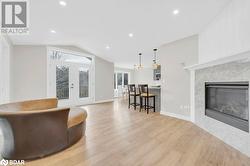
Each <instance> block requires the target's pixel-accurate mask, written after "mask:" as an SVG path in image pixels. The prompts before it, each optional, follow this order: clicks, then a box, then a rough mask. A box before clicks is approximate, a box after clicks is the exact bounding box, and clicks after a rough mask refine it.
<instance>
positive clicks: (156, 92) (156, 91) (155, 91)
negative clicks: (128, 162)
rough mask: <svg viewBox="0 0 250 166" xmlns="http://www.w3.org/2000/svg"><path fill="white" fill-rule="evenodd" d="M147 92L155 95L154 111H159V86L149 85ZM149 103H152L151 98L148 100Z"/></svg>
mask: <svg viewBox="0 0 250 166" xmlns="http://www.w3.org/2000/svg"><path fill="white" fill-rule="evenodd" d="M148 89H149V93H151V94H154V95H156V96H155V111H156V112H160V111H161V87H160V86H149V87H148ZM149 103H150V105H153V99H150V100H149Z"/></svg>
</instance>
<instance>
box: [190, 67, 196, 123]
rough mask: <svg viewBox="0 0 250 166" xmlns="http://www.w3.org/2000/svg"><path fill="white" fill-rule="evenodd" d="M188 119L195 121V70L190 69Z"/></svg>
mask: <svg viewBox="0 0 250 166" xmlns="http://www.w3.org/2000/svg"><path fill="white" fill-rule="evenodd" d="M190 120H191V122H193V123H195V71H194V70H191V71H190Z"/></svg>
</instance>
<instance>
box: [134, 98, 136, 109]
mask: <svg viewBox="0 0 250 166" xmlns="http://www.w3.org/2000/svg"><path fill="white" fill-rule="evenodd" d="M134 110H136V95H134Z"/></svg>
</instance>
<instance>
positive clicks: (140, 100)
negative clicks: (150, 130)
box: [140, 96, 142, 112]
mask: <svg viewBox="0 0 250 166" xmlns="http://www.w3.org/2000/svg"><path fill="white" fill-rule="evenodd" d="M141 108H142V97H141V96H140V112H141Z"/></svg>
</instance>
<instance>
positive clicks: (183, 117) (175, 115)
mask: <svg viewBox="0 0 250 166" xmlns="http://www.w3.org/2000/svg"><path fill="white" fill-rule="evenodd" d="M160 114H161V115H165V116H171V117H174V118H177V119H182V120H186V121H190V117H188V116H184V115H180V114H175V113H172V112H166V111H161V112H160Z"/></svg>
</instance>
